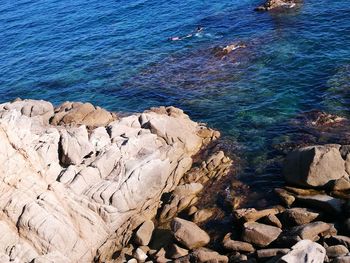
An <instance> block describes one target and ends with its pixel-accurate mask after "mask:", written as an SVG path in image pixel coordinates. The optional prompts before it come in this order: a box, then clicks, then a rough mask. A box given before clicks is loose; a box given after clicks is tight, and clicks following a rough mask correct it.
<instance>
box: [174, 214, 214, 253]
mask: <svg viewBox="0 0 350 263" xmlns="http://www.w3.org/2000/svg"><path fill="white" fill-rule="evenodd" d="M171 230H172V231H173V233H174V237H175V239H176V240H177V241H178V242H180V243H181V244H183V245H184V246H185V247H186V248H188V249H194V248H199V247H204V246H205V245H207V244H208V243H209V241H210V237H209V235H208V234H207V233H206V232H205V231H204V230H202V229H201V228H199V227H198V226H197V225H196V224H195V223H193V222H191V221H187V220H184V219H181V218H178V217H177V218H175V219H174V220H173V221H172V223H171Z"/></svg>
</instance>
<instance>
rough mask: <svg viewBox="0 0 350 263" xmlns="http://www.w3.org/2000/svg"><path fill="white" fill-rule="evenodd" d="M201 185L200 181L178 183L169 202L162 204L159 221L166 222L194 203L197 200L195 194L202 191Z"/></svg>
mask: <svg viewBox="0 0 350 263" xmlns="http://www.w3.org/2000/svg"><path fill="white" fill-rule="evenodd" d="M202 189H203V185H202V184H200V183H190V184H185V185H179V186H177V187H176V188H175V190H174V191H173V192H172V194H171V196H170V198H169V202H167V203H165V204H164V205H163V208H162V211H161V212H160V215H159V221H160V222H167V221H169V220H171V219H172V218H174V217H175V216H176V215H177V214H178V213H180V212H181V211H183V210H185V209H186V208H188V207H190V206H191V205H193V204H195V203H196V202H197V201H198V198H197V194H198V193H199V192H200V191H202Z"/></svg>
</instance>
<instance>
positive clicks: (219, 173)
mask: <svg viewBox="0 0 350 263" xmlns="http://www.w3.org/2000/svg"><path fill="white" fill-rule="evenodd" d="M231 166H232V160H231V159H230V158H228V157H227V156H225V154H224V152H223V151H219V152H216V153H213V154H212V155H211V156H209V157H208V159H207V160H205V161H202V162H201V163H200V165H198V166H196V167H194V168H192V169H191V170H190V171H189V172H188V173H186V174H185V176H184V177H183V178H182V183H190V182H197V183H201V184H204V183H206V182H207V181H209V180H219V179H220V178H222V177H223V176H226V175H227V174H228V173H229V171H230V168H231Z"/></svg>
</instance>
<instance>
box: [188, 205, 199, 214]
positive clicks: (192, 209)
mask: <svg viewBox="0 0 350 263" xmlns="http://www.w3.org/2000/svg"><path fill="white" fill-rule="evenodd" d="M197 211H198V208H197V207H196V206H194V205H193V206H191V207H190V208H189V209H188V212H187V214H188V215H189V216H191V215H193V214H194V213H196V212H197Z"/></svg>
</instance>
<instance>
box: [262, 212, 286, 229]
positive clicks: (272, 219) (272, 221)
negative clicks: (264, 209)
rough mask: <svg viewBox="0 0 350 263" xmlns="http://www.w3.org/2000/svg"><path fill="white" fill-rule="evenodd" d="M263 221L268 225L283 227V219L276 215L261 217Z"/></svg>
mask: <svg viewBox="0 0 350 263" xmlns="http://www.w3.org/2000/svg"><path fill="white" fill-rule="evenodd" d="M261 222H262V223H265V224H267V225H270V226H275V227H278V228H282V223H281V221H280V220H279V219H278V218H277V216H275V215H268V216H265V217H263V218H262V219H261Z"/></svg>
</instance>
